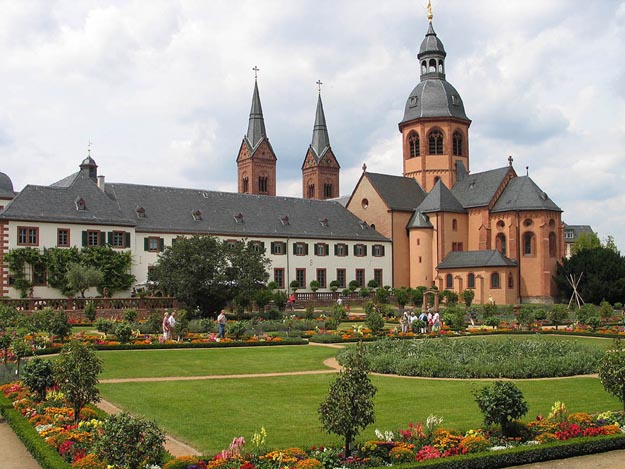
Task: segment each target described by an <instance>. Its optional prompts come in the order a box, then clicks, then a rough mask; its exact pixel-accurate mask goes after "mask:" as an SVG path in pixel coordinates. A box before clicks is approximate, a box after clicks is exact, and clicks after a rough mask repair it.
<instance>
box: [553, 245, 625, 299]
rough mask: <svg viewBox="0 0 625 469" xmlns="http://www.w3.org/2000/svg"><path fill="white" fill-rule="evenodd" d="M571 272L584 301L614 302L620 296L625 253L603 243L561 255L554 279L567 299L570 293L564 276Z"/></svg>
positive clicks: (623, 287) (624, 277)
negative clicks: (600, 245)
mask: <svg viewBox="0 0 625 469" xmlns="http://www.w3.org/2000/svg"><path fill="white" fill-rule="evenodd" d="M582 273H583V275H582ZM570 275H573V276H574V277H575V278H576V279H579V285H578V287H577V291H578V292H579V294H580V295H581V297H582V298H583V299H584V301H585V302H588V303H594V304H599V303H601V301H603V300H605V301H608V302H609V303H612V304H614V303H616V302H618V301H622V300H623V291H625V257H623V256H621V255H620V254H619V253H618V252H614V251H613V250H611V249H608V248H605V247H597V248H589V249H582V250H580V251H578V252H577V253H576V254H574V255H573V256H571V258H570V259H564V260H563V261H562V264H560V265H558V271H557V274H556V277H555V281H556V284H557V286H558V288H559V289H560V292H561V293H562V296H563V298H565V299H567V300H568V299H569V298H571V295H572V294H573V287H571V285H570V284H569V282H568V280H567V279H568V278H569V276H570ZM580 276H581V278H580Z"/></svg>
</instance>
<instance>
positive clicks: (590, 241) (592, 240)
mask: <svg viewBox="0 0 625 469" xmlns="http://www.w3.org/2000/svg"><path fill="white" fill-rule="evenodd" d="M600 247H601V240H600V239H599V236H597V234H596V233H588V232H584V233H580V234H579V236H578V237H577V240H576V241H575V243H574V244H573V249H572V252H573V254H577V253H578V252H580V251H583V250H584V249H596V248H600Z"/></svg>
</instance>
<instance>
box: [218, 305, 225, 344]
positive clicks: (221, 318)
mask: <svg viewBox="0 0 625 469" xmlns="http://www.w3.org/2000/svg"><path fill="white" fill-rule="evenodd" d="M226 322H228V319H227V318H226V312H225V311H224V310H223V309H222V310H221V312H220V313H219V316H217V324H218V325H219V333H218V334H217V337H219V338H220V339H225V338H226Z"/></svg>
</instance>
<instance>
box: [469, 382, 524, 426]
mask: <svg viewBox="0 0 625 469" xmlns="http://www.w3.org/2000/svg"><path fill="white" fill-rule="evenodd" d="M474 396H475V402H476V403H477V405H478V407H479V408H480V411H481V412H482V414H484V424H485V425H491V424H499V425H501V433H502V434H503V435H504V436H513V435H511V434H510V433H511V430H512V426H511V423H512V422H513V421H514V420H516V419H519V418H521V417H523V416H524V415H525V414H527V410H528V407H527V402H526V401H525V399H524V398H523V393H522V392H521V390H520V389H519V388H518V387H517V386H516V385H515V384H514V383H513V382H511V381H495V382H494V383H493V385H492V386H485V387H483V388H482V389H479V390H478V391H475V392H474Z"/></svg>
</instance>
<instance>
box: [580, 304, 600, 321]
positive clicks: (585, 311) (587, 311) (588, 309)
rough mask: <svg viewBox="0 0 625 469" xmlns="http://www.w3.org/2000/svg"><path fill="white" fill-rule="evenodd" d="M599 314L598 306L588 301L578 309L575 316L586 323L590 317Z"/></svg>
mask: <svg viewBox="0 0 625 469" xmlns="http://www.w3.org/2000/svg"><path fill="white" fill-rule="evenodd" d="M596 315H597V307H596V306H595V305H593V304H590V303H586V304H584V305H582V307H581V308H579V309H578V310H577V311H575V318H576V319H577V320H578V321H579V322H580V323H581V324H586V323H587V322H588V318H590V317H592V316H596Z"/></svg>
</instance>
